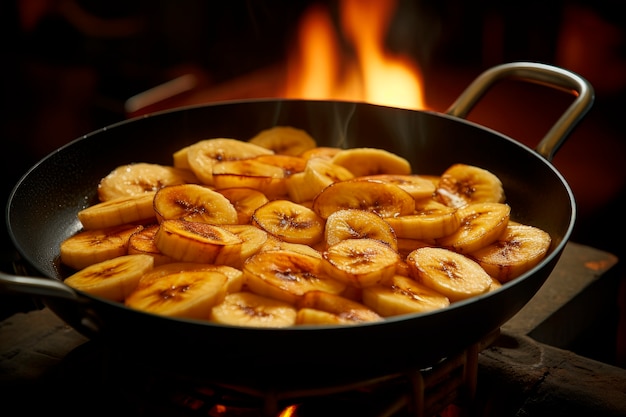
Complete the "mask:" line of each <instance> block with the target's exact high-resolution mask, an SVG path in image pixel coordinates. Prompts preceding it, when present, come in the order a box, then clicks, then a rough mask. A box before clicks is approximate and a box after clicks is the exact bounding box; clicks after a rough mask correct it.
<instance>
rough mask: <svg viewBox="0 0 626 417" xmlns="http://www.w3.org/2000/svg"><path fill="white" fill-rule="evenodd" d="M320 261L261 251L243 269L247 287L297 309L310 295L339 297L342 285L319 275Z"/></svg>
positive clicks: (321, 274) (285, 252)
mask: <svg viewBox="0 0 626 417" xmlns="http://www.w3.org/2000/svg"><path fill="white" fill-rule="evenodd" d="M320 262H321V260H320V258H318V257H314V256H308V255H305V254H303V253H299V252H291V251H286V250H275V251H263V252H259V253H257V254H256V255H254V256H252V257H251V258H249V259H248V260H247V261H246V262H245V263H244V266H243V273H244V277H245V280H246V284H247V286H248V288H250V290H251V291H252V292H254V293H256V294H259V295H262V296H265V297H270V298H274V299H277V300H282V301H286V302H288V303H290V304H292V305H296V303H297V302H298V300H299V299H300V298H302V296H304V294H306V293H307V292H309V291H313V290H321V291H326V292H330V293H333V294H339V293H341V292H342V291H343V290H344V289H345V287H346V286H345V284H343V283H341V282H339V281H336V280H334V279H331V278H330V277H328V276H327V275H325V274H323V273H322V272H321V271H320Z"/></svg>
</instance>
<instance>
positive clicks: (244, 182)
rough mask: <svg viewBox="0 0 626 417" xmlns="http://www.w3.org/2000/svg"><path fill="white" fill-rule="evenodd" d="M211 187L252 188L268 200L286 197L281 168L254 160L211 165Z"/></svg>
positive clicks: (220, 188) (284, 180) (221, 188)
mask: <svg viewBox="0 0 626 417" xmlns="http://www.w3.org/2000/svg"><path fill="white" fill-rule="evenodd" d="M213 185H214V187H215V188H216V189H217V190H223V189H225V188H242V187H244V188H252V189H255V190H259V191H261V192H262V193H263V194H265V195H266V196H267V198H269V199H274V198H277V197H280V196H285V195H287V185H286V179H285V172H284V171H283V169H282V168H280V167H277V166H274V165H270V164H266V163H263V162H261V161H258V160H256V159H243V160H239V161H224V162H219V163H216V164H214V165H213Z"/></svg>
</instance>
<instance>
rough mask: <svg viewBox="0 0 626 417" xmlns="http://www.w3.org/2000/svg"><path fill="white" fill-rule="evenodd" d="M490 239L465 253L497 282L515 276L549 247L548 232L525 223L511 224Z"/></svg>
mask: <svg viewBox="0 0 626 417" xmlns="http://www.w3.org/2000/svg"><path fill="white" fill-rule="evenodd" d="M511 223H512V222H509V225H508V226H507V228H506V230H505V231H504V234H503V235H502V236H501V237H500V238H499V239H498V240H496V241H495V242H494V243H492V244H490V245H487V246H485V247H483V248H482V249H479V250H477V251H476V252H473V253H470V254H469V255H468V256H469V257H470V258H472V259H474V260H475V261H476V262H478V264H479V265H480V266H482V267H483V269H484V270H485V271H487V273H489V275H491V276H492V277H493V278H495V279H497V280H498V281H499V282H501V283H502V282H508V281H510V280H512V279H513V278H517V277H519V276H520V275H522V274H523V273H524V272H526V271H528V270H530V269H531V268H533V267H534V266H535V265H537V264H538V263H539V261H541V260H542V259H543V258H544V257H545V256H546V253H548V249H549V248H550V243H551V239H550V235H549V234H548V233H546V232H545V231H543V230H541V229H539V228H537V227H533V226H528V225H523V224H519V223H516V224H511Z"/></svg>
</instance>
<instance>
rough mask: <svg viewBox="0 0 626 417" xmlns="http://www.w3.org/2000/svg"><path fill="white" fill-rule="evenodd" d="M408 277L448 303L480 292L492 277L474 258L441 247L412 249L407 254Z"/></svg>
mask: <svg viewBox="0 0 626 417" xmlns="http://www.w3.org/2000/svg"><path fill="white" fill-rule="evenodd" d="M407 263H408V264H409V270H410V274H411V277H412V278H413V279H415V280H416V281H417V282H419V283H421V284H423V285H425V286H427V287H429V288H431V289H433V290H435V291H436V292H438V293H440V294H443V295H445V296H446V297H448V299H449V300H450V301H451V302H454V301H459V300H463V299H466V298H470V297H475V296H477V295H480V294H483V293H485V292H487V291H489V289H490V288H491V285H492V282H493V280H492V278H491V277H490V276H489V274H487V272H485V270H484V269H482V267H481V266H480V265H478V263H476V262H475V261H473V260H471V259H469V258H468V257H466V256H465V255H462V254H460V253H456V252H453V251H451V250H448V249H444V248H421V249H416V250H414V251H413V252H411V253H410V254H409V256H408V257H407Z"/></svg>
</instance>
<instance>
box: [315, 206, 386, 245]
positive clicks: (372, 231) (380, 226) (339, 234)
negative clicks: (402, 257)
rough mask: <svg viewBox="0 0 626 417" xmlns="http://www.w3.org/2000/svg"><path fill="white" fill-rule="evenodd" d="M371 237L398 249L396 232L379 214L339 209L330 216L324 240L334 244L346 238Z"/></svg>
mask: <svg viewBox="0 0 626 417" xmlns="http://www.w3.org/2000/svg"><path fill="white" fill-rule="evenodd" d="M362 238H369V239H375V240H379V241H381V242H383V243H386V244H387V245H389V247H390V248H392V249H393V250H398V241H397V239H396V234H395V233H394V231H393V229H392V228H391V226H389V224H388V223H387V222H386V221H385V220H383V219H382V218H381V217H380V216H379V215H377V214H375V213H372V212H370V211H365V210H356V209H346V210H338V211H336V212H334V213H333V214H331V215H330V216H328V219H326V225H325V227H324V240H325V242H326V245H327V246H332V245H334V244H335V243H339V242H340V241H342V240H344V239H362Z"/></svg>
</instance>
